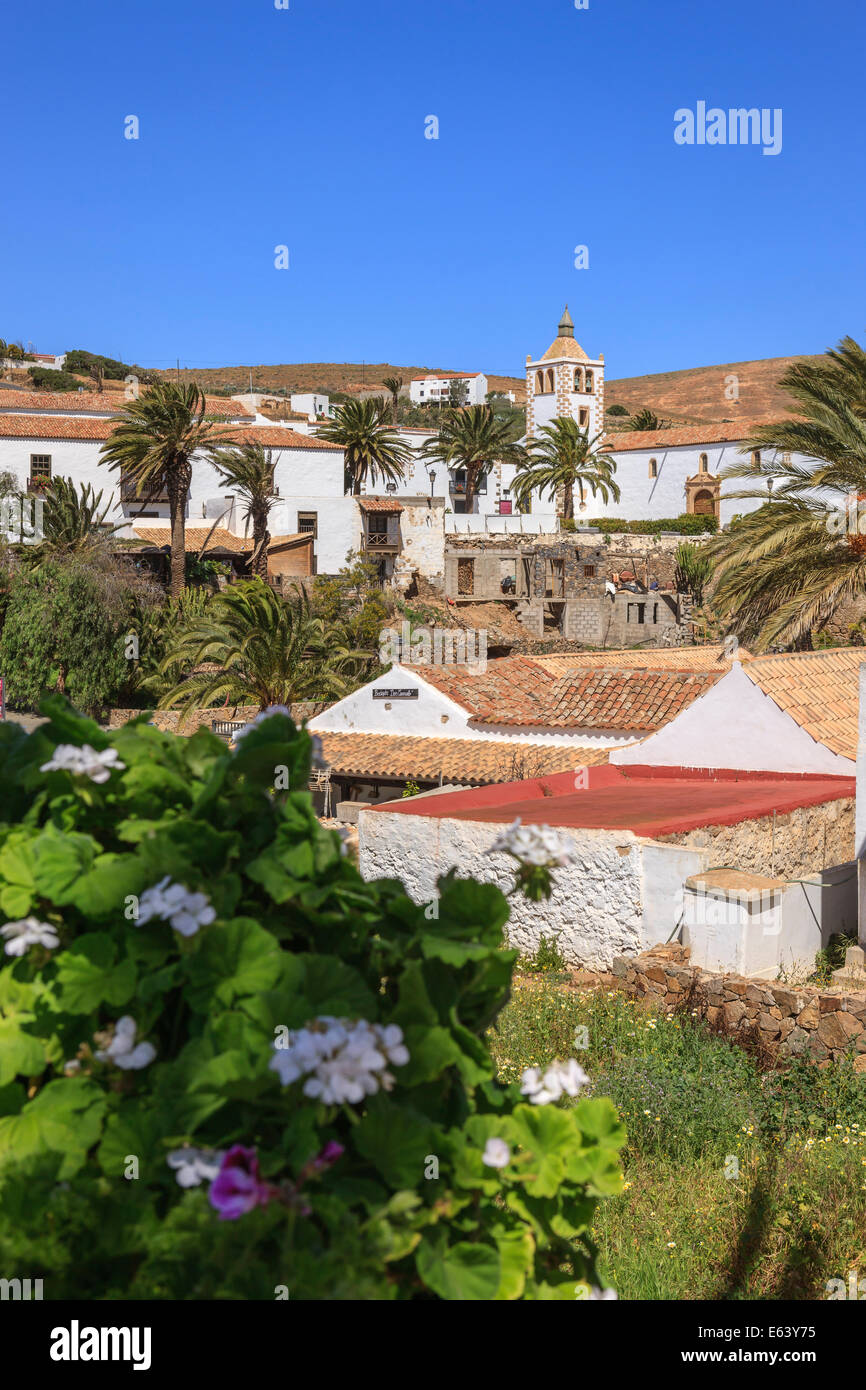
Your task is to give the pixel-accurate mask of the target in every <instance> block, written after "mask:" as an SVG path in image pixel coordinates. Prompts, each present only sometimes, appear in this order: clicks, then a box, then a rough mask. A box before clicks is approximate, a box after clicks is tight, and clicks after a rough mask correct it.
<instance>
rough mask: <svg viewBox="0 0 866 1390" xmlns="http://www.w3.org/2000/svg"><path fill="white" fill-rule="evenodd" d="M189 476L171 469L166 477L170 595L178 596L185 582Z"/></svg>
mask: <svg viewBox="0 0 866 1390" xmlns="http://www.w3.org/2000/svg"><path fill="white" fill-rule="evenodd" d="M188 491H189V478H184V477H182V476H178V473H175V472H174V471H172V473H171V474H170V475H169V478H168V506H169V515H170V517H171V596H172V598H180V595H181V594H182V593H183V590H184V586H185V584H186V495H187V492H188Z"/></svg>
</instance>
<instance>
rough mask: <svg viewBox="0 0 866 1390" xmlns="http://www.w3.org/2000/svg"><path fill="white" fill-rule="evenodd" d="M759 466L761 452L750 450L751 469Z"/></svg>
mask: <svg viewBox="0 0 866 1390" xmlns="http://www.w3.org/2000/svg"><path fill="white" fill-rule="evenodd" d="M760 466H761V451H760V449H753V450H752V467H753V468H760Z"/></svg>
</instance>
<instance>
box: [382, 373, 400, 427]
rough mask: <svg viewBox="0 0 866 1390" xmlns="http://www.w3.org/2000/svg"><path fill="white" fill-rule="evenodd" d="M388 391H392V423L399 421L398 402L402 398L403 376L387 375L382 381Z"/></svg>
mask: <svg viewBox="0 0 866 1390" xmlns="http://www.w3.org/2000/svg"><path fill="white" fill-rule="evenodd" d="M382 385H383V386H384V388H385V390H386V391H390V393H391V423H392V424H393V425H396V423H397V402H398V400H399V399H400V387H401V386H402V385H403V378H402V377H401V376H386V377H385V380H384V381H383V382H382Z"/></svg>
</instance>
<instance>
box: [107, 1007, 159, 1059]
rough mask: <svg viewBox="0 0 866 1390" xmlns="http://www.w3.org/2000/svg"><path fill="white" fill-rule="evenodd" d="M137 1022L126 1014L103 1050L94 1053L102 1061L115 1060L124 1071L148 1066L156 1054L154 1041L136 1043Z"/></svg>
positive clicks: (116, 1024) (115, 1027)
mask: <svg viewBox="0 0 866 1390" xmlns="http://www.w3.org/2000/svg"><path fill="white" fill-rule="evenodd" d="M136 1028H137V1025H136V1022H135V1019H134V1018H131V1017H130V1015H129V1014H124V1015H123V1018H119V1019H118V1020H117V1022H116V1023H115V1025H114V1037H113V1038H112V1040H111V1042H110V1043H109V1044H108V1047H106V1048H104V1049H103V1051H101V1052H96V1053H95V1054H94V1055H95V1057H96V1058H97V1059H98V1060H99V1061H100V1062H113V1063H114V1065H115V1066H116V1067H121V1068H122V1069H123V1070H124V1071H140V1070H141V1068H142V1067H147V1066H149V1065H150V1063H151V1062H152V1061H153V1059H154V1057H155V1056H156V1048H155V1047H154V1046H153V1044H152V1043H148V1042H145V1043H139V1044H138V1046H137V1047H136V1045H135V1034H136Z"/></svg>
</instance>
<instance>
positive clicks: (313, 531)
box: [298, 512, 319, 537]
mask: <svg viewBox="0 0 866 1390" xmlns="http://www.w3.org/2000/svg"><path fill="white" fill-rule="evenodd" d="M298 531H299V532H300V533H301V535H302V536H315V537H317V536H318V534H319V514H318V512H298Z"/></svg>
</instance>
